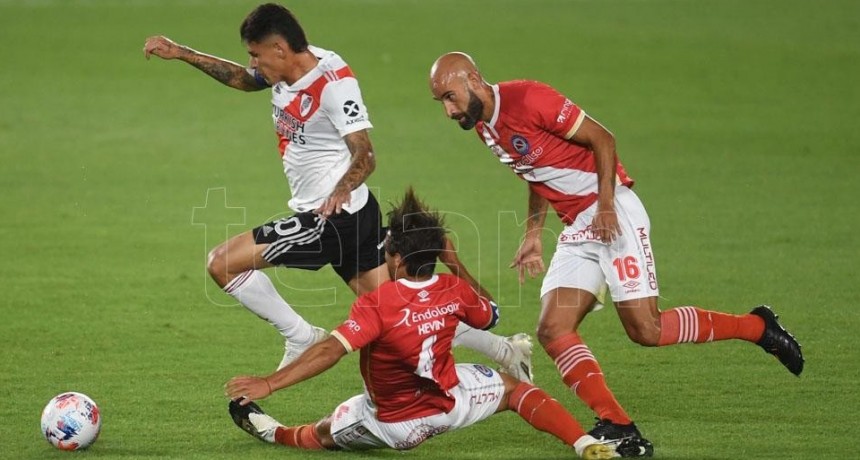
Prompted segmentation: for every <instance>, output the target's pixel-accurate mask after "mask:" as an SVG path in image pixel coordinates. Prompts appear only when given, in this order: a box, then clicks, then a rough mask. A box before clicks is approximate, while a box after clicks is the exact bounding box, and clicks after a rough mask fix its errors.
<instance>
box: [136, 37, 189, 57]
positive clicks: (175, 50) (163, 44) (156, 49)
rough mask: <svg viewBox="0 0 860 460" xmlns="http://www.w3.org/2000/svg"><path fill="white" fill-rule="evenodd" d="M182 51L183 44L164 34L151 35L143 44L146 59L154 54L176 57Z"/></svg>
mask: <svg viewBox="0 0 860 460" xmlns="http://www.w3.org/2000/svg"><path fill="white" fill-rule="evenodd" d="M181 52H182V46H180V45H179V44H177V43H176V42H174V41H173V40H171V39H169V38H167V37H164V36H162V35H157V36H154V37H149V38H147V39H146V42H145V43H144V44H143V55H144V56H145V57H146V59H149V56H151V55H153V54H154V55H156V56H158V57H160V58H162V59H176V58H178V57H179V54H180V53H181Z"/></svg>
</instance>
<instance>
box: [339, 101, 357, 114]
mask: <svg viewBox="0 0 860 460" xmlns="http://www.w3.org/2000/svg"><path fill="white" fill-rule="evenodd" d="M343 113H344V115H346V116H348V117H357V116H358V114H359V113H361V108H360V107H359V106H358V102H355V101H346V102H344V103H343Z"/></svg>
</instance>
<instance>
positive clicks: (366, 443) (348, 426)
mask: <svg viewBox="0 0 860 460" xmlns="http://www.w3.org/2000/svg"><path fill="white" fill-rule="evenodd" d="M456 369H457V377H459V378H460V384H459V385H457V386H456V387H454V388H452V389H451V395H452V396H454V399H455V404H454V408H453V409H451V412H449V413H447V414H437V415H432V416H429V417H421V418H416V419H412V420H407V421H404V422H395V423H385V422H380V421H379V420H377V419H376V407H375V406H374V405H373V402H372V401H371V400H370V397H369V396H368V395H367V393H365V394H361V395H358V396H353V397H352V398H350V399H349V400H347V401H346V402H344V403H342V404H341V405H339V406H338V407H337V409H335V411H334V414H332V422H331V434H332V437H333V438H334V442H335V443H336V444H337V445H338V446H340V447H341V448H343V449H347V450H359V449H374V448H384V447H390V448H392V449H397V450H406V449H411V448H413V447H415V446H417V445H419V444H421V443H422V442H424V441H425V440H427V439H429V438H432V437H433V436H436V435H438V434H442V433H445V432H446V431H451V430H456V429H458V428H463V427H467V426H469V425H472V424H474V423H477V422H480V421H481V420H484V419H485V418H487V417H489V416H491V415H493V414H494V413H495V412H496V410H497V409H498V407H499V402H500V401H501V399H502V396H503V395H504V393H505V384H504V382H502V377H501V376H500V375H499V373H498V372H496V371H494V370H492V369H490V368H489V367H486V366H482V365H480V364H457V365H456Z"/></svg>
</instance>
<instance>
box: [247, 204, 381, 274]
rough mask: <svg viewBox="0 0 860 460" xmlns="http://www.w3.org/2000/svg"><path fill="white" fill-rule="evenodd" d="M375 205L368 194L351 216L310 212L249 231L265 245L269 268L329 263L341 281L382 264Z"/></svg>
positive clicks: (315, 267) (311, 267) (315, 266)
mask: <svg viewBox="0 0 860 460" xmlns="http://www.w3.org/2000/svg"><path fill="white" fill-rule="evenodd" d="M385 232H386V229H385V228H383V226H382V215H381V213H380V212H379V203H377V201H376V198H375V197H374V196H373V194H372V193H369V192H368V196H367V204H365V205H364V207H363V208H361V209H360V210H359V211H358V212H356V213H355V214H349V213H347V212H346V211H343V212H342V213H341V214H333V215H332V216H331V217H329V218H328V219H323V218H321V217H320V216H318V215H316V214H314V213H312V212H299V213H296V214H293V215H292V216H290V217H287V218H284V219H279V220H276V221H274V222H269V223H267V224H263V225H261V226H259V227H257V228H255V229H254V230H253V231H252V234H253V235H254V241H255V242H256V243H257V244H267V245H268V247H267V248H266V249H265V250H263V258H264V259H266V260H267V261H268V262H269V263H271V264H272V265H279V266H283V267H289V268H303V269H305V270H319V269H320V268H322V267H324V266H325V265H327V264H331V265H332V267H333V268H334V271H336V272H337V274H338V275H340V277H341V278H343V280H344V281H346V282H349V280H351V279H353V278H355V276H356V275H358V274H359V273H360V272H364V271H367V270H372V269H374V268H376V267H378V266H380V265H382V264H384V263H385V253H384V251H385V250H384V249H383V246H382V243H383V241H385Z"/></svg>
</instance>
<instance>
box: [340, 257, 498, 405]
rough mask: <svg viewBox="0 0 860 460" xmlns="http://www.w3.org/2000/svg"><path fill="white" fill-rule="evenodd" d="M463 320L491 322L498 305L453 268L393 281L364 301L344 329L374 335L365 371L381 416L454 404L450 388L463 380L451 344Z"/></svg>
mask: <svg viewBox="0 0 860 460" xmlns="http://www.w3.org/2000/svg"><path fill="white" fill-rule="evenodd" d="M461 320H463V321H465V322H466V323H467V324H470V325H472V326H474V327H478V328H483V327H486V326H488V325H489V324H490V323H491V321H492V320H493V311H492V307H491V306H490V304H489V301H488V300H487V299H484V298H481V297H479V296H478V295H477V293H476V292H475V291H474V289H472V287H471V286H469V284H468V283H467V282H466V281H464V280H462V279H460V278H458V277H456V276H453V275H447V274H440V275H434V276H433V277H432V278H431V279H430V280H428V281H425V282H419V283H416V282H410V281H407V280H404V279H400V280H397V281H389V282H387V283H385V284H383V285H382V286H380V288H379V289H377V290H376V291H374V292H373V293H371V294H368V295H365V296H363V297H361V298H360V299H359V300H358V301H356V303H355V305H353V308H352V312H351V315H350V320H349V321H347V322H346V323H344V325H343V326H341V327H340V328H338V329H337V331H338V332H340V333H341V335H343V336H345V337H346V336H355V337H358V336H365V337H367V338H368V339H369V338H370V337H371V336H372V337H373V339H372V340H371V341H370V342H368V343H366V344H362V347H361V374H362V377H363V378H364V381H365V386H366V388H367V391H368V393H369V394H370V396H371V399H372V400H373V401H374V403H375V404H376V406H377V409H378V411H377V417H378V418H379V420H381V421H385V422H393V421H402V420H410V419H413V418H417V417H423V416H427V415H432V414H438V413H440V412H448V411H450V410H451V409H452V408H453V406H454V400H453V398H451V397H450V396H449V395H448V394H447V390H449V389H451V388H453V387H454V386H456V385H457V384H458V383H459V380H458V378H457V373H456V371H455V368H454V358H453V355H452V353H451V346H452V342H453V340H454V334H455V330H456V329H457V325H458V324H459V323H460V321H461ZM355 328H359V329H361V328H364V329H366V330H359V331H355V330H354V329H355ZM344 329H349V330H344ZM346 338H347V340H349V341H350V343H352V344H353V345H355V344H357V343H361V340H360V339H358V340H357V341H353V340H352V338H350V337H346Z"/></svg>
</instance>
